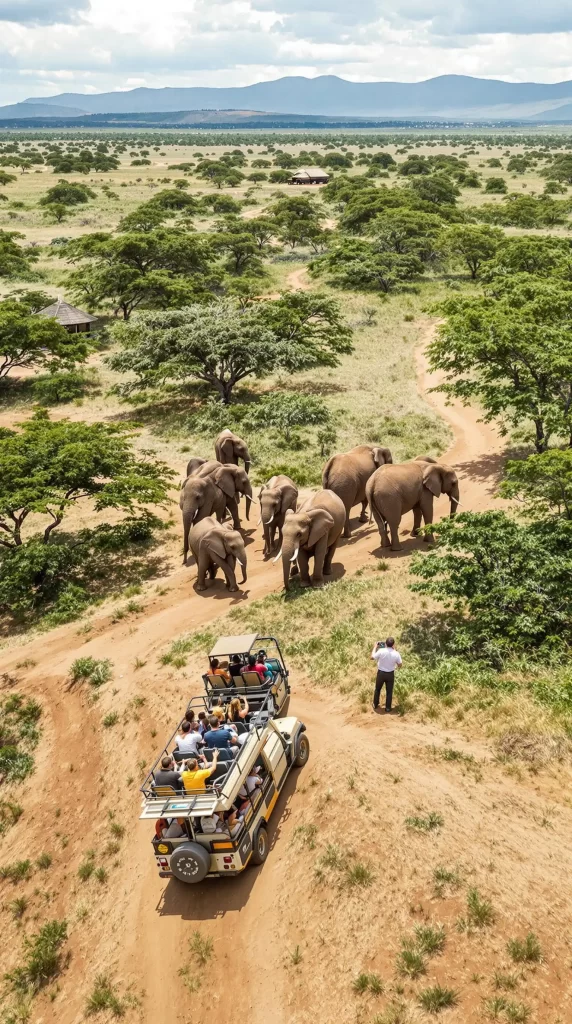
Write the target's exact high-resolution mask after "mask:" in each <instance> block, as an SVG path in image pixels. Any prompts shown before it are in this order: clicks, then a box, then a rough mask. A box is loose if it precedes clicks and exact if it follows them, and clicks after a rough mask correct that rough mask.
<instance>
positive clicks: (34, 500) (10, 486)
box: [0, 411, 173, 547]
mask: <svg viewBox="0 0 572 1024" xmlns="http://www.w3.org/2000/svg"><path fill="white" fill-rule="evenodd" d="M132 435H133V431H132V430H131V429H130V428H129V427H127V426H125V425H123V424H109V423H82V422H79V423H72V422H70V421H69V420H58V421H53V420H50V418H49V416H48V414H47V412H45V411H39V412H37V413H36V414H35V415H34V416H32V418H31V419H29V420H27V421H26V422H25V423H22V424H20V428H19V429H18V430H14V431H12V430H5V431H3V433H2V436H0V531H1V532H0V544H1V545H2V546H4V547H18V546H20V545H21V544H22V527H23V524H24V522H25V521H26V520H27V518H28V517H29V516H30V515H40V516H42V517H44V520H45V517H46V516H47V517H48V519H49V521H48V523H47V525H46V526H45V527H44V531H43V541H44V543H47V542H48V540H49V538H50V535H51V533H52V531H53V530H54V529H55V528H56V527H58V526H59V525H60V523H61V522H62V520H63V518H64V516H65V515H66V513H67V512H68V511H69V509H70V508H71V507H72V506H73V505H74V504H75V503H76V502H78V501H79V500H80V499H82V498H91V499H92V500H93V501H94V506H95V510H96V511H101V510H102V509H105V508H121V509H125V510H126V511H131V512H132V511H134V510H135V509H136V508H138V507H139V506H141V505H143V504H148V503H153V504H155V505H157V504H165V503H166V501H167V497H168V481H169V478H170V477H171V476H172V475H173V474H172V472H171V470H170V469H169V468H168V467H167V466H166V465H164V464H163V463H160V462H157V461H156V460H155V459H153V458H151V457H150V456H149V454H148V453H143V457H140V456H139V455H136V454H135V453H134V451H133V449H132V446H131V440H130V439H131V437H132Z"/></svg>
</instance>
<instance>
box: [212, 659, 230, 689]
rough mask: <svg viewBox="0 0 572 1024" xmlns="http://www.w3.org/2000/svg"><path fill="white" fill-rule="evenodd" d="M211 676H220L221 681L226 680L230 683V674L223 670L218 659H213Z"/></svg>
mask: <svg viewBox="0 0 572 1024" xmlns="http://www.w3.org/2000/svg"><path fill="white" fill-rule="evenodd" d="M211 676H220V677H221V679H224V681H225V683H230V674H229V673H228V672H227V670H226V669H225V668H221V664H220V661H219V660H218V658H212V660H211Z"/></svg>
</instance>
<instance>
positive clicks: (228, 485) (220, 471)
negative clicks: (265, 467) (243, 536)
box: [191, 459, 252, 530]
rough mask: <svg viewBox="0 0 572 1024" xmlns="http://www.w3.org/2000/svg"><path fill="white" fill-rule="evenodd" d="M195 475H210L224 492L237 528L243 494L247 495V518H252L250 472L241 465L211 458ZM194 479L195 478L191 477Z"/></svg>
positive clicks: (200, 476) (237, 528) (238, 528)
mask: <svg viewBox="0 0 572 1024" xmlns="http://www.w3.org/2000/svg"><path fill="white" fill-rule="evenodd" d="M194 477H198V478H199V479H204V478H205V477H209V478H210V479H211V480H212V481H213V482H214V483H215V484H216V486H217V487H218V488H219V490H220V491H222V493H223V494H224V498H225V503H226V508H227V509H228V511H229V512H230V514H231V516H232V522H233V526H234V529H235V530H240V519H239V518H238V502H239V501H240V498H241V495H243V494H244V495H246V518H247V519H249V518H250V503H251V500H252V484H251V483H250V480H249V479H248V474H247V473H246V472H245V470H244V469H241V468H240V466H232V465H227V466H224V465H222V463H220V462H217V461H216V460H215V459H211V461H210V462H205V463H204V464H203V465H202V466H199V468H198V469H197V470H196V471H195V473H194ZM191 479H193V478H191Z"/></svg>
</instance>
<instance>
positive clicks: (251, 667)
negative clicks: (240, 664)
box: [242, 654, 272, 683]
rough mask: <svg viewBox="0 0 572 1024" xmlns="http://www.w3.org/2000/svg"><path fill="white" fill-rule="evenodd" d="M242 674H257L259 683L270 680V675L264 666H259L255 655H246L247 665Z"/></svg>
mask: <svg viewBox="0 0 572 1024" xmlns="http://www.w3.org/2000/svg"><path fill="white" fill-rule="evenodd" d="M242 671H243V672H258V675H259V676H260V682H261V683H264V682H266V681H267V680H269V679H272V674H271V672H270V670H269V669H268V668H267V667H266V665H261V664H259V662H257V660H256V655H255V654H249V655H248V663H247V664H246V665H245V666H244V668H243V670H242Z"/></svg>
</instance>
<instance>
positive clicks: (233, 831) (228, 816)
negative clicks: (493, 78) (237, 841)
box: [224, 807, 242, 839]
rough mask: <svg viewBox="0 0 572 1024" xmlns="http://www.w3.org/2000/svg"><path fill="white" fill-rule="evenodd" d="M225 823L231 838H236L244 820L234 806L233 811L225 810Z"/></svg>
mask: <svg viewBox="0 0 572 1024" xmlns="http://www.w3.org/2000/svg"><path fill="white" fill-rule="evenodd" d="M224 825H225V828H226V830H227V831H228V834H229V836H230V838H231V839H234V838H235V836H236V835H238V833H239V832H240V830H241V828H242V821H241V819H240V818H239V816H238V811H237V810H236V809H235V808H234V807H233V808H232V810H231V811H225V812H224Z"/></svg>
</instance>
